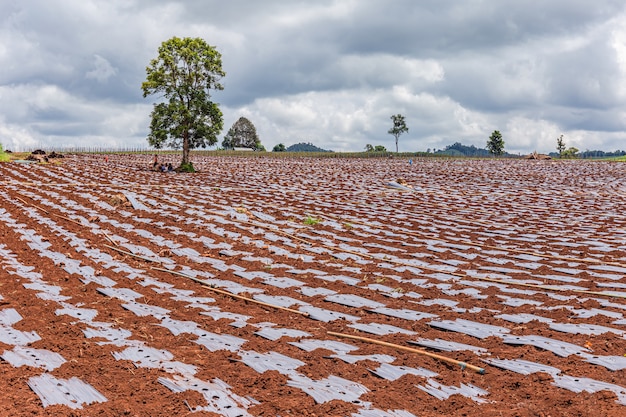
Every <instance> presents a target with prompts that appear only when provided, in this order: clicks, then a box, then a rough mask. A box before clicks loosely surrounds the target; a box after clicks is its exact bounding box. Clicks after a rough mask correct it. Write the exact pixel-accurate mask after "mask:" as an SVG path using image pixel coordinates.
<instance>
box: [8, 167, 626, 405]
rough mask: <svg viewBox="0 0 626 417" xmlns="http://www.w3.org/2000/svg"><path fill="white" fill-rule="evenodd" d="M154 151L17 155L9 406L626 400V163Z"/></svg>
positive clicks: (11, 228) (12, 195) (11, 190)
mask: <svg viewBox="0 0 626 417" xmlns="http://www.w3.org/2000/svg"><path fill="white" fill-rule="evenodd" d="M167 158H171V161H172V162H174V163H175V162H177V159H178V156H176V157H174V156H171V157H161V159H165V162H167ZM151 160H152V157H151V156H149V155H148V156H132V155H109V156H108V158H107V159H105V157H104V156H101V155H97V156H96V155H69V156H66V158H64V159H63V160H62V161H60V162H55V163H48V164H19V163H5V164H0V174H1V177H0V180H1V183H0V357H1V360H0V374H1V375H2V380H3V381H4V384H3V389H2V392H1V393H0V415H7V416H9V415H11V416H34V415H37V416H87V415H88V416H184V415H198V416H233V417H234V416H272V417H275V416H283V417H284V416H318V417H322V416H351V417H358V416H361V417H370V416H375V417H378V416H380V417H385V416H388V417H410V416H419V417H428V416H478V415H480V416H484V417H487V416H507V417H513V416H519V417H530V416H544V417H547V416H552V417H557V416H625V415H626V337H625V335H626V318H625V317H624V315H625V314H626V302H625V301H624V300H625V298H626V276H625V272H626V215H625V214H624V213H626V210H625V209H626V200H625V198H626V185H625V184H626V165H624V164H620V163H610V162H585V161H526V160H462V161H461V160H430V159H427V160H414V161H413V163H412V164H409V163H408V161H407V160H405V159H398V158H393V159H367V160H366V159H330V158H329V159H313V158H269V157H246V158H238V157H230V158H219V157H200V156H194V158H193V162H194V165H195V167H196V168H197V169H198V170H199V172H197V173H195V174H178V173H159V172H152V171H150V170H148V166H149V164H150V162H151ZM398 180H401V181H398ZM399 183H402V184H406V185H405V186H402V185H399ZM377 342H384V344H381V343H377ZM433 355H440V356H441V357H434V356H433Z"/></svg>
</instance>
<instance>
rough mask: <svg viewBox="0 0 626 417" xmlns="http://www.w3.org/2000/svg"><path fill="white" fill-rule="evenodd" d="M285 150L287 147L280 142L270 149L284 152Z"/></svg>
mask: <svg viewBox="0 0 626 417" xmlns="http://www.w3.org/2000/svg"><path fill="white" fill-rule="evenodd" d="M286 150H287V148H285V145H283V144H282V143H279V144H278V145H275V146H274V149H272V152H285V151H286Z"/></svg>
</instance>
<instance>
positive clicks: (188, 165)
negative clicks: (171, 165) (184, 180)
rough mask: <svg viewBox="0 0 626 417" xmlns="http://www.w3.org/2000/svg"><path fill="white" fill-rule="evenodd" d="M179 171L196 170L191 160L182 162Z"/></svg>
mask: <svg viewBox="0 0 626 417" xmlns="http://www.w3.org/2000/svg"><path fill="white" fill-rule="evenodd" d="M178 171H179V172H196V170H195V169H194V167H193V164H192V163H191V161H190V162H187V163H182V164H180V167H178Z"/></svg>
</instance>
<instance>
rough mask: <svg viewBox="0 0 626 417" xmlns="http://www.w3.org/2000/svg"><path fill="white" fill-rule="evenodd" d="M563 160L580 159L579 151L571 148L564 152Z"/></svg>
mask: <svg viewBox="0 0 626 417" xmlns="http://www.w3.org/2000/svg"><path fill="white" fill-rule="evenodd" d="M561 156H562V157H563V158H567V159H574V158H578V149H576V148H574V147H573V146H572V147H571V148H568V149H566V150H565V151H563V153H562V155H561Z"/></svg>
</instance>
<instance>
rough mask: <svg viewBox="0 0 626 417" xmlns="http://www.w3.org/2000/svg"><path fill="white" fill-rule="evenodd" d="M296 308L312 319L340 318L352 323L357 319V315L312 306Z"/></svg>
mask: <svg viewBox="0 0 626 417" xmlns="http://www.w3.org/2000/svg"><path fill="white" fill-rule="evenodd" d="M298 310H300V311H302V312H303V313H309V318H311V319H313V320H318V321H323V322H326V323H328V322H331V321H334V320H341V319H343V320H346V321H350V322H352V323H355V322H357V321H359V317H357V316H352V315H350V314H344V313H340V312H338V311H333V310H326V309H323V308H319V307H314V306H302V307H300V308H299V309H298Z"/></svg>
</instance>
